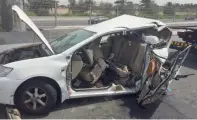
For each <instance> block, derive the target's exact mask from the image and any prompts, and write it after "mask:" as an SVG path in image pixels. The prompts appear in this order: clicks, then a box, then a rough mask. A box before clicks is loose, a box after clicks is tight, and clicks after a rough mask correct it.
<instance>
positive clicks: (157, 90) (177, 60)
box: [137, 45, 192, 106]
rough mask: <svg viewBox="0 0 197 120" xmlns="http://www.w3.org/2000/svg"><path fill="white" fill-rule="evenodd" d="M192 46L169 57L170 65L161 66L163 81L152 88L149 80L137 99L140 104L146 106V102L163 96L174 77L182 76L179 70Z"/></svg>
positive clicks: (148, 102)
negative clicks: (166, 66)
mask: <svg viewBox="0 0 197 120" xmlns="http://www.w3.org/2000/svg"><path fill="white" fill-rule="evenodd" d="M191 47H192V46H191V45H190V46H188V47H187V48H185V49H184V50H183V51H177V52H176V53H175V54H174V55H173V56H172V57H169V58H168V59H167V64H168V66H169V67H168V68H165V67H164V65H163V66H162V67H161V71H160V72H159V79H161V80H160V81H161V82H160V83H159V84H158V85H157V86H156V87H154V89H150V81H148V80H147V82H146V83H145V84H144V86H143V88H142V90H141V92H140V93H139V96H138V99H137V101H138V104H140V105H141V106H144V105H146V104H150V103H153V102H154V101H156V100H157V99H159V98H161V97H162V95H163V94H164V93H165V92H166V90H167V87H168V85H169V82H170V81H171V80H173V79H177V77H178V76H179V77H180V76H181V75H178V74H179V70H180V69H181V67H182V64H183V62H184V61H185V59H186V58H187V56H188V53H189V52H190V50H191ZM162 69H163V70H162ZM163 71H165V72H163ZM180 78H181V77H180ZM182 78H183V77H182Z"/></svg>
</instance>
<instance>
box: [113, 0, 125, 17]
mask: <svg viewBox="0 0 197 120" xmlns="http://www.w3.org/2000/svg"><path fill="white" fill-rule="evenodd" d="M126 3H127V0H117V1H116V2H115V4H116V5H117V7H118V12H119V14H120V15H122V14H125V11H126V10H125V9H124V7H125V5H126Z"/></svg>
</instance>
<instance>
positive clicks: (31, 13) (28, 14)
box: [25, 11, 37, 16]
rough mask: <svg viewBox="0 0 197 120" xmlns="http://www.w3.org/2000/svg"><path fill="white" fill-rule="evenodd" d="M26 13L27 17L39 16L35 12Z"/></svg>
mask: <svg viewBox="0 0 197 120" xmlns="http://www.w3.org/2000/svg"><path fill="white" fill-rule="evenodd" d="M25 13H26V14H27V16H37V15H36V13H34V12H30V11H26V12H25Z"/></svg>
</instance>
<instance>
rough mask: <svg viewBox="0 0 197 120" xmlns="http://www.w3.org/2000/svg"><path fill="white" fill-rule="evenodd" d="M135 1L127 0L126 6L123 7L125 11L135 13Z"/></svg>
mask: <svg viewBox="0 0 197 120" xmlns="http://www.w3.org/2000/svg"><path fill="white" fill-rule="evenodd" d="M133 6H134V5H133V2H127V3H125V6H124V7H123V11H124V13H125V14H134V12H135V11H134V9H133Z"/></svg>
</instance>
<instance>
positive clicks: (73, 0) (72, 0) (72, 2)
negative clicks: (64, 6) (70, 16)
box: [68, 0, 76, 13]
mask: <svg viewBox="0 0 197 120" xmlns="http://www.w3.org/2000/svg"><path fill="white" fill-rule="evenodd" d="M68 4H69V5H68V6H69V13H70V12H71V11H73V7H75V6H76V0H68Z"/></svg>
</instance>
